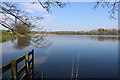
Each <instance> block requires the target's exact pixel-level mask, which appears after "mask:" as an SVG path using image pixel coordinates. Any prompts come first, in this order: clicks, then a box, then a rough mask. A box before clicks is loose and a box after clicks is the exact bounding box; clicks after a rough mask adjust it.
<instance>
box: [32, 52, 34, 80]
mask: <svg viewBox="0 0 120 80" xmlns="http://www.w3.org/2000/svg"><path fill="white" fill-rule="evenodd" d="M32 67H33V69H32V79H33V80H34V50H32Z"/></svg>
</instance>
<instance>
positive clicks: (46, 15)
mask: <svg viewBox="0 0 120 80" xmlns="http://www.w3.org/2000/svg"><path fill="white" fill-rule="evenodd" d="M50 16H51V15H48V14H45V15H43V17H50Z"/></svg>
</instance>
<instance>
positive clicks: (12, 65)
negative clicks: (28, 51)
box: [11, 60, 17, 80]
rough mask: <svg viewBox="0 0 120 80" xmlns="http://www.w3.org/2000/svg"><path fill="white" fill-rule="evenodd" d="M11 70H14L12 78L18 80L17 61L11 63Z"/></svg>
mask: <svg viewBox="0 0 120 80" xmlns="http://www.w3.org/2000/svg"><path fill="white" fill-rule="evenodd" d="M11 70H12V78H13V79H14V80H17V64H16V60H13V61H12V62H11Z"/></svg>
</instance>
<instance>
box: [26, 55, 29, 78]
mask: <svg viewBox="0 0 120 80" xmlns="http://www.w3.org/2000/svg"><path fill="white" fill-rule="evenodd" d="M25 60H26V61H25V63H26V78H27V79H28V80H29V77H30V67H29V55H28V54H26V55H25Z"/></svg>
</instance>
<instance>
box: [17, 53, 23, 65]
mask: <svg viewBox="0 0 120 80" xmlns="http://www.w3.org/2000/svg"><path fill="white" fill-rule="evenodd" d="M24 59H25V55H24V56H22V57H20V58H19V59H17V60H16V63H17V64H18V63H20V62H21V61H22V60H24Z"/></svg>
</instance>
